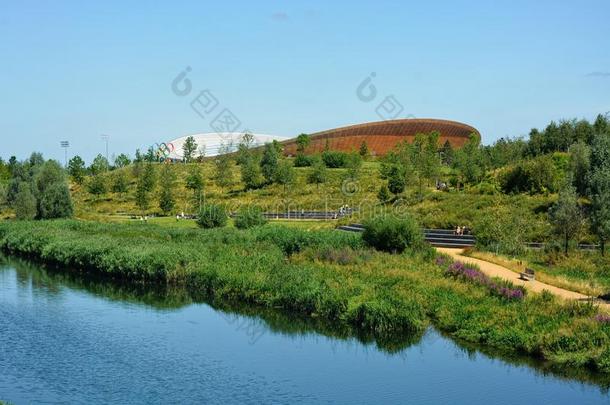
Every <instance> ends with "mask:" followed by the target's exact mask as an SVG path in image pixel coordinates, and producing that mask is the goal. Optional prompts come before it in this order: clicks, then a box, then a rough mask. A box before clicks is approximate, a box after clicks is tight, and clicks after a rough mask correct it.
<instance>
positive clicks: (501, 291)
mask: <svg viewBox="0 0 610 405" xmlns="http://www.w3.org/2000/svg"><path fill="white" fill-rule="evenodd" d="M446 274H447V275H450V276H453V277H460V278H462V279H465V280H469V281H471V282H473V283H475V284H479V285H482V286H485V287H487V288H488V289H489V290H490V291H491V292H492V293H494V294H496V295H498V296H500V297H503V298H506V299H508V300H521V299H523V296H524V292H523V290H522V289H520V288H512V287H511V286H506V285H500V284H498V283H497V282H496V281H495V280H493V279H492V278H490V277H489V276H487V275H486V274H485V273H483V272H482V271H481V270H479V269H476V268H474V267H472V266H470V265H468V264H466V265H465V264H464V263H462V262H453V263H451V264H450V265H449V267H447V270H446ZM609 319H610V317H609ZM609 322H610V321H609Z"/></svg>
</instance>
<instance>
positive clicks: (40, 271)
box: [0, 254, 610, 394]
mask: <svg viewBox="0 0 610 405" xmlns="http://www.w3.org/2000/svg"><path fill="white" fill-rule="evenodd" d="M7 265H8V266H10V267H14V268H15V269H16V273H17V278H18V280H19V282H20V283H23V284H22V285H27V286H31V287H32V289H33V291H35V290H36V289H37V288H43V289H45V290H46V292H48V293H51V294H60V293H61V290H62V289H63V288H66V287H67V288H70V289H72V290H79V291H85V292H87V293H89V294H92V295H94V296H96V297H100V298H103V299H106V300H110V301H120V302H127V303H131V304H135V305H143V306H147V307H150V308H153V309H155V310H157V311H174V310H177V309H180V308H183V307H185V306H188V305H190V304H195V303H196V304H206V305H209V306H210V307H212V308H213V309H215V310H217V311H219V312H220V313H221V314H223V315H224V316H225V317H226V318H227V319H229V320H230V319H231V317H235V318H236V319H242V320H243V319H246V320H247V322H251V323H252V324H253V325H254V324H256V325H261V326H262V327H263V328H264V329H265V332H267V331H269V332H271V333H275V334H282V335H287V336H307V335H312V334H320V335H323V336H326V337H329V338H331V339H337V340H342V341H346V340H356V341H357V342H359V343H361V344H363V345H365V346H371V345H374V346H375V347H377V348H378V349H379V350H381V351H383V352H385V353H388V354H390V355H396V354H401V353H404V352H405V350H406V349H407V348H409V347H410V346H412V345H415V344H417V343H419V342H420V341H421V338H422V334H408V333H397V334H393V335H386V336H375V335H374V334H372V333H363V332H362V331H361V330H358V329H357V328H354V327H353V326H351V325H349V324H347V323H343V322H336V321H335V322H331V321H328V320H326V319H322V318H317V317H308V316H304V315H302V314H295V313H291V312H286V311H283V310H281V309H268V308H260V307H256V306H252V305H244V304H243V303H239V302H230V301H226V300H219V299H217V298H214V297H213V296H212V295H206V294H202V293H201V292H194V291H189V290H188V289H187V288H185V287H181V286H175V285H165V284H162V285H160V284H152V283H135V282H125V281H117V280H111V279H108V278H102V277H99V276H92V275H91V274H90V273H86V272H83V271H78V270H74V269H71V270H70V271H66V270H65V269H63V270H60V269H58V268H54V267H52V266H45V265H40V264H36V263H32V262H30V261H27V260H22V259H17V258H13V257H10V258H9V257H6V256H3V255H1V254H0V266H7ZM34 293H35V292H34ZM230 322H231V321H230ZM441 335H443V336H444V337H445V338H447V339H449V340H451V341H453V342H454V343H455V346H456V349H458V350H461V351H462V352H463V353H464V354H465V355H467V356H468V357H469V358H473V359H475V358H476V357H477V356H478V355H483V356H485V357H488V358H498V359H501V360H502V361H504V362H506V363H508V364H511V365H516V366H527V367H530V368H531V369H533V370H535V372H536V373H537V374H538V375H540V376H543V377H546V376H553V377H555V378H561V379H565V380H577V381H579V382H583V383H588V384H594V385H597V386H598V387H600V389H601V390H602V392H603V393H605V394H606V393H608V392H609V390H610V377H609V376H606V375H602V374H596V373H592V372H588V371H587V370H584V369H582V368H580V367H578V368H570V367H565V366H561V365H557V364H553V363H550V362H545V361H543V360H540V359H536V358H532V357H531V356H527V355H523V356H521V355H516V354H514V353H509V352H503V351H500V350H497V349H494V348H489V347H488V346H481V345H476V344H472V343H469V342H466V341H461V340H459V339H455V338H453V337H450V336H449V335H447V334H443V333H442V332H441Z"/></svg>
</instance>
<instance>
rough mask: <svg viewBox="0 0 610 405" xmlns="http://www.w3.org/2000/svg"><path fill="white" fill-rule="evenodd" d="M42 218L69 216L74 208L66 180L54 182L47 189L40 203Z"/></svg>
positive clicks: (39, 208) (39, 214) (40, 215)
mask: <svg viewBox="0 0 610 405" xmlns="http://www.w3.org/2000/svg"><path fill="white" fill-rule="evenodd" d="M38 211H39V212H38V217H39V218H40V219H53V218H69V217H71V216H72V213H73V211H74V208H73V206H72V198H71V197H70V190H69V188H68V185H67V184H66V183H65V182H55V183H52V184H51V185H50V186H49V187H48V188H46V189H45V191H44V193H43V194H42V195H41V197H40V200H39V203H38Z"/></svg>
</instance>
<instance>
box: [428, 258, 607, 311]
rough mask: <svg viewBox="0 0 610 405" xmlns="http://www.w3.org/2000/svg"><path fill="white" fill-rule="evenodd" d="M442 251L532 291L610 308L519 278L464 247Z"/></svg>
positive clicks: (598, 301) (567, 291)
mask: <svg viewBox="0 0 610 405" xmlns="http://www.w3.org/2000/svg"><path fill="white" fill-rule="evenodd" d="M436 250H438V251H439V252H441V253H445V254H447V255H449V256H451V257H452V258H453V259H455V260H459V261H461V262H465V263H473V264H476V265H477V266H479V268H480V269H481V271H482V272H483V273H485V274H487V275H488V276H490V277H498V278H502V279H504V280H508V281H510V282H512V283H513V284H515V285H522V286H524V287H525V288H527V289H528V290H530V291H534V292H542V291H544V290H547V291H548V292H550V293H552V294H554V295H556V296H558V297H561V298H565V299H571V300H578V301H590V300H595V301H596V303H598V304H599V305H600V306H602V307H604V308H606V309H610V303H608V302H605V301H602V300H599V299H597V298H595V297H590V296H588V295H584V294H581V293H577V292H574V291H570V290H566V289H563V288H559V287H555V286H552V285H550V284H546V283H541V282H540V281H536V280H533V281H525V280H522V279H521V278H519V274H517V273H515V272H514V271H512V270H509V269H507V268H506V267H503V266H500V265H497V264H494V263H490V262H486V261H485V260H481V259H475V258H473V257H468V256H464V255H462V253H463V249H451V248H437V249H436Z"/></svg>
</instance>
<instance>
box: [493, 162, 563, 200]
mask: <svg viewBox="0 0 610 405" xmlns="http://www.w3.org/2000/svg"><path fill="white" fill-rule="evenodd" d="M560 164H561V163H560V162H556V161H555V160H554V159H553V157H551V156H540V157H537V158H535V159H532V160H530V161H524V162H520V163H518V164H517V165H516V166H513V167H511V168H509V169H507V170H505V171H504V172H503V173H501V175H500V176H499V179H498V180H499V183H500V187H501V188H502V191H503V192H505V193H506V194H518V193H522V192H529V193H531V194H540V193H547V192H555V191H557V190H558V185H559V184H560V183H561V179H562V176H563V174H562V173H563V171H562V169H561V168H560V167H558V166H560Z"/></svg>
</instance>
